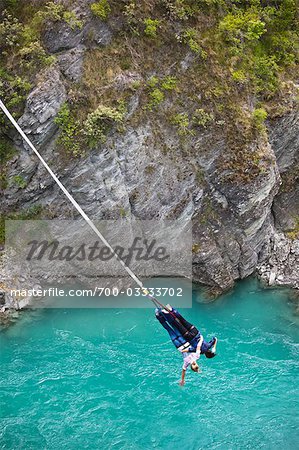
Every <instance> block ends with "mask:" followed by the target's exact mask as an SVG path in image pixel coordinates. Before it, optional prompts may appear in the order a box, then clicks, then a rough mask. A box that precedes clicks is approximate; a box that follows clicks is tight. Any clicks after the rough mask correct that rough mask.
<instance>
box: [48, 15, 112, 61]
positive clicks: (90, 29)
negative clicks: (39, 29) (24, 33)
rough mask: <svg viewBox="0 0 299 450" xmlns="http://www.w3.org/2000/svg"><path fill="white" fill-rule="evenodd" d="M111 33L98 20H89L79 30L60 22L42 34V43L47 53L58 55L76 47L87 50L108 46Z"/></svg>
mask: <svg viewBox="0 0 299 450" xmlns="http://www.w3.org/2000/svg"><path fill="white" fill-rule="evenodd" d="M111 39H112V32H111V30H110V28H109V26H108V25H107V24H106V23H104V22H101V21H100V20H99V19H96V18H94V19H91V20H89V21H87V22H85V24H84V25H83V27H82V28H81V29H80V28H78V27H76V28H74V29H72V28H71V27H70V26H69V25H67V24H66V23H62V22H55V23H53V24H51V26H50V27H49V28H48V29H47V30H46V32H45V33H44V34H43V43H44V46H45V47H46V49H47V50H48V52H50V53H54V54H55V53H59V52H63V51H66V50H70V49H74V48H76V47H78V46H82V45H84V46H86V47H88V48H93V47H98V46H106V45H108V44H110V42H111Z"/></svg>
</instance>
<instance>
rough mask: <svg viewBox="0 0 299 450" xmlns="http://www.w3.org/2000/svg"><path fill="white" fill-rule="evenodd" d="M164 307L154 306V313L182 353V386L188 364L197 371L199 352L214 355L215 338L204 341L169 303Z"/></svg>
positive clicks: (208, 355)
mask: <svg viewBox="0 0 299 450" xmlns="http://www.w3.org/2000/svg"><path fill="white" fill-rule="evenodd" d="M166 308H167V309H162V308H156V310H155V314H156V318H157V319H158V320H159V322H160V323H161V325H162V326H163V327H164V328H165V330H167V331H168V334H169V336H170V339H171V340H172V342H173V344H174V345H175V347H176V348H177V349H178V350H179V351H180V352H181V353H182V356H183V359H184V362H183V370H182V376H181V381H180V385H181V386H183V385H184V383H185V374H186V370H187V368H188V366H190V367H191V369H192V370H193V371H194V372H199V367H198V364H197V362H196V361H197V360H198V359H199V358H200V355H201V354H203V355H205V356H206V357H207V358H214V356H216V345H217V338H216V337H213V339H211V340H210V341H209V342H206V341H205V340H204V338H203V336H202V335H201V333H200V331H198V329H197V328H196V327H195V326H194V325H192V324H191V323H189V322H187V320H186V319H184V317H182V316H181V314H180V313H179V312H178V311H177V310H176V309H174V308H172V307H171V306H170V305H167V306H166Z"/></svg>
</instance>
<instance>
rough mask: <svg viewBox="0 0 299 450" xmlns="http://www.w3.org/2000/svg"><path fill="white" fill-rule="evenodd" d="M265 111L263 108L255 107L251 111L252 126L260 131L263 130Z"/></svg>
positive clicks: (265, 117)
mask: <svg viewBox="0 0 299 450" xmlns="http://www.w3.org/2000/svg"><path fill="white" fill-rule="evenodd" d="M267 115H268V114H267V111H266V110H265V109H264V108H256V109H254V110H253V112H252V123H253V126H254V127H255V128H256V129H257V130H259V131H260V132H263V131H265V125H264V122H265V120H266V119H267Z"/></svg>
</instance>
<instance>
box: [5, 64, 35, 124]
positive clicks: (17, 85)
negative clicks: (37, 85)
mask: <svg viewBox="0 0 299 450" xmlns="http://www.w3.org/2000/svg"><path fill="white" fill-rule="evenodd" d="M30 89H31V84H30V83H29V82H28V81H27V80H26V79H23V78H21V77H20V76H17V75H15V76H14V75H11V74H9V73H7V72H6V71H5V70H4V69H1V68H0V97H1V98H2V100H3V102H4V103H5V105H6V106H7V108H9V109H12V110H13V111H14V112H15V114H16V115H17V116H19V114H20V112H21V109H22V106H23V103H24V100H25V98H26V96H27V94H28V92H29V90H30ZM0 123H1V124H2V125H5V124H6V123H7V122H6V120H5V118H4V116H3V114H1V115H0Z"/></svg>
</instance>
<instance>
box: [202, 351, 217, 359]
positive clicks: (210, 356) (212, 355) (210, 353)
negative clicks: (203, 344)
mask: <svg viewBox="0 0 299 450" xmlns="http://www.w3.org/2000/svg"><path fill="white" fill-rule="evenodd" d="M205 355H206V357H207V358H214V356H216V353H214V352H211V351H210V350H208V351H206V352H205Z"/></svg>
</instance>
